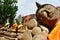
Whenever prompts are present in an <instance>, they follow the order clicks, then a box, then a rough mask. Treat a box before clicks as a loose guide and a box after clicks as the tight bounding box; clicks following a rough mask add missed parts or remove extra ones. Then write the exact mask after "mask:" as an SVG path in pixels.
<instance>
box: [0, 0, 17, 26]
mask: <svg viewBox="0 0 60 40" xmlns="http://www.w3.org/2000/svg"><path fill="white" fill-rule="evenodd" d="M16 3H17V0H0V21H1V23H2V24H5V22H6V20H7V19H8V18H9V23H10V26H11V25H12V24H13V21H14V18H15V16H16V11H17V10H18V8H17V6H16Z"/></svg>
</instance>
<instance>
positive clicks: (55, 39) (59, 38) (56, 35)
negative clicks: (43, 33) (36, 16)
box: [48, 21, 60, 40]
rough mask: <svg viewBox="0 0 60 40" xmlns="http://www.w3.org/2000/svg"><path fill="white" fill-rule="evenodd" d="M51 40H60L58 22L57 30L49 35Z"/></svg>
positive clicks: (59, 23)
mask: <svg viewBox="0 0 60 40" xmlns="http://www.w3.org/2000/svg"><path fill="white" fill-rule="evenodd" d="M48 39H49V40H60V21H58V22H57V24H56V26H55V28H54V29H53V30H52V31H51V33H50V34H49V35H48Z"/></svg>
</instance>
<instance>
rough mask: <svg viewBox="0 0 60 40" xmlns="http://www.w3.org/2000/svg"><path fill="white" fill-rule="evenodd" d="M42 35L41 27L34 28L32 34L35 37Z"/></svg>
mask: <svg viewBox="0 0 60 40" xmlns="http://www.w3.org/2000/svg"><path fill="white" fill-rule="evenodd" d="M40 33H41V29H40V27H34V28H33V29H32V34H33V35H37V34H40Z"/></svg>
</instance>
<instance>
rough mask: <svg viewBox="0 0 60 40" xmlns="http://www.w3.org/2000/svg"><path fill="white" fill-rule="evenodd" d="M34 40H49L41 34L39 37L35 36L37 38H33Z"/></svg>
mask: <svg viewBox="0 0 60 40" xmlns="http://www.w3.org/2000/svg"><path fill="white" fill-rule="evenodd" d="M32 40H47V37H46V36H44V35H41V34H39V35H35V36H34V37H33V38H32Z"/></svg>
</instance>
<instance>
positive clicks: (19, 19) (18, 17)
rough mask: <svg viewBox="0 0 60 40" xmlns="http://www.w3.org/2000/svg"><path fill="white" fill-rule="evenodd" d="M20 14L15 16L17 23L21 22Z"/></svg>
mask: <svg viewBox="0 0 60 40" xmlns="http://www.w3.org/2000/svg"><path fill="white" fill-rule="evenodd" d="M22 17H23V16H22V15H19V16H17V18H16V22H17V23H18V24H20V23H21V22H22Z"/></svg>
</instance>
